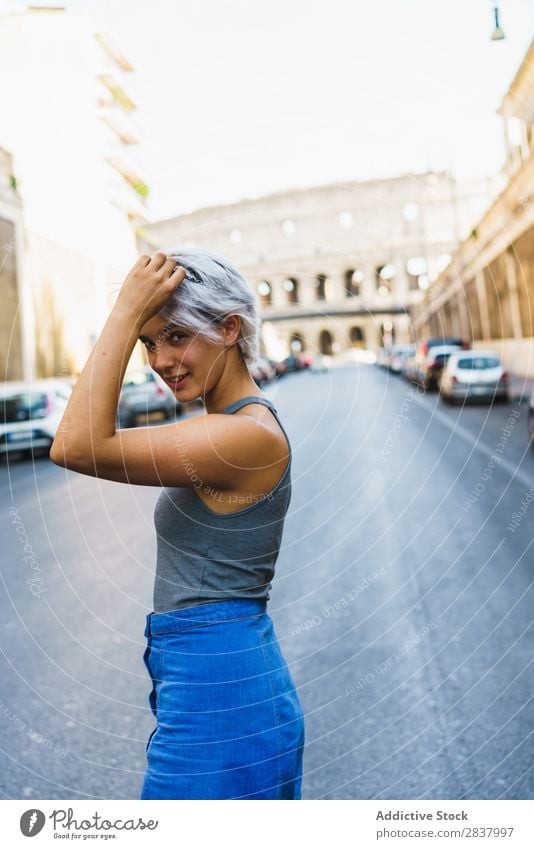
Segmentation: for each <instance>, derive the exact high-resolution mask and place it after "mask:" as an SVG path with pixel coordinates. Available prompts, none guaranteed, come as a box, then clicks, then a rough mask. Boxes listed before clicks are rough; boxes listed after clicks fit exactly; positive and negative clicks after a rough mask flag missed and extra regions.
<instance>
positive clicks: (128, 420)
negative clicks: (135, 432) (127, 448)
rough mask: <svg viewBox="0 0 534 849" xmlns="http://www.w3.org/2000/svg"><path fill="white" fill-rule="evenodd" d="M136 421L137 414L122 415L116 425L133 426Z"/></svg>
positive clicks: (120, 426) (122, 426)
mask: <svg viewBox="0 0 534 849" xmlns="http://www.w3.org/2000/svg"><path fill="white" fill-rule="evenodd" d="M136 423H137V416H124V417H123V418H122V419H119V422H118V426H119V428H126V427H135V426H136Z"/></svg>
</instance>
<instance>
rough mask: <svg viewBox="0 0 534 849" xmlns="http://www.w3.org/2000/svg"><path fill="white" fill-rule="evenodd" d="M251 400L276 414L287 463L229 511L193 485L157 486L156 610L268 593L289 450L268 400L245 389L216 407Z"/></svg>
mask: <svg viewBox="0 0 534 849" xmlns="http://www.w3.org/2000/svg"><path fill="white" fill-rule="evenodd" d="M253 403H254V404H265V405H266V406H267V407H269V409H270V410H272V412H273V414H274V415H275V416H276V419H277V421H278V423H279V424H280V427H281V428H282V431H283V433H284V436H285V437H286V439H287V442H288V448H289V462H288V465H287V466H286V469H285V471H284V473H283V475H282V477H281V478H280V479H279V480H278V483H277V484H276V485H275V487H274V489H272V490H271V491H270V492H269V493H266V494H265V495H262V496H259V497H255V498H254V500H253V501H251V502H250V501H249V503H248V504H246V505H245V506H240V507H239V508H238V509H236V510H235V511H233V512H231V513H224V514H219V513H216V512H215V511H214V510H212V509H211V508H210V507H208V506H207V505H206V504H204V502H203V501H202V499H201V498H200V496H199V495H198V493H197V492H196V491H195V489H194V487H188V486H187V487H184V486H180V487H165V489H163V490H162V492H161V494H160V496H159V498H158V500H157V502H156V506H155V510H154V523H155V526H156V539H157V559H156V577H155V583H154V611H155V612H156V613H164V612H167V611H169V610H176V609H178V608H181V607H192V606H195V605H197V604H207V603H209V602H212V601H226V600H229V599H264V600H268V599H269V590H270V589H271V581H272V579H273V576H274V567H275V563H276V560H277V558H278V554H279V551H280V543H281V540H282V533H283V529H284V520H285V516H286V513H287V509H288V507H289V502H290V499H291V463H292V452H291V444H290V442H289V438H288V435H287V433H286V431H285V430H284V427H283V425H282V423H281V422H280V419H279V418H278V413H277V411H276V408H275V407H274V405H273V403H272V401H269V400H268V399H266V398H260V397H256V396H254V395H249V396H247V397H246V398H240V399H239V400H238V401H234V403H233V404H230V406H229V407H226V409H224V410H223V411H222V412H223V413H229V414H231V413H235V412H236V410H240V409H241V407H244V406H245V405H246V404H253ZM240 503H241V504H242V503H243V502H240Z"/></svg>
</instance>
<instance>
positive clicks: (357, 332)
mask: <svg viewBox="0 0 534 849" xmlns="http://www.w3.org/2000/svg"><path fill="white" fill-rule="evenodd" d="M349 339H350V344H351V346H352V347H353V348H365V331H364V329H363V327H359V326H358V325H354V326H353V327H351V328H350V330H349Z"/></svg>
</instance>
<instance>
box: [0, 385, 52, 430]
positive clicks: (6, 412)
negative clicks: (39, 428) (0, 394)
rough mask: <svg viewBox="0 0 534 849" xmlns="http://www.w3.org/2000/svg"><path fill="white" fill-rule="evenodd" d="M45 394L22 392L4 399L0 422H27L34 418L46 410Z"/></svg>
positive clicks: (0, 411)
mask: <svg viewBox="0 0 534 849" xmlns="http://www.w3.org/2000/svg"><path fill="white" fill-rule="evenodd" d="M46 400H47V399H46V393H45V392H21V393H20V395H12V396H11V397H10V398H2V401H1V403H0V421H1V422H2V424H8V423H11V422H27V421H28V420H29V419H31V418H32V416H35V415H37V414H40V416H41V417H42V415H43V412H44V411H45V410H46Z"/></svg>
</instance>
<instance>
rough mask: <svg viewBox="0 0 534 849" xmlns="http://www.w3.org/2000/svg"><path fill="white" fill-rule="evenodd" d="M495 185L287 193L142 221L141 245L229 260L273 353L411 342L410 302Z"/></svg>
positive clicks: (399, 183) (421, 178) (366, 186)
mask: <svg viewBox="0 0 534 849" xmlns="http://www.w3.org/2000/svg"><path fill="white" fill-rule="evenodd" d="M498 186H499V179H498V178H487V179H476V180H463V181H457V180H456V179H455V178H454V176H453V175H452V174H451V173H449V172H438V173H436V172H427V173H421V174H405V175H402V176H399V177H395V178H389V179H383V180H369V181H365V182H346V183H342V184H341V183H334V184H331V185H325V186H317V187H314V188H309V189H299V190H296V191H288V192H280V193H277V194H273V195H269V196H268V197H263V198H258V199H254V200H244V201H241V202H240V203H235V204H230V205H224V206H217V207H212V208H208V209H200V210H198V211H196V212H193V213H190V214H187V215H181V216H178V217H176V218H171V219H168V220H165V221H158V222H155V223H151V224H146V225H144V226H143V227H142V229H140V230H139V231H138V232H139V248H140V250H141V251H144V252H149V253H150V252H152V251H153V250H157V249H161V250H165V249H169V248H171V247H173V246H174V245H179V244H185V245H193V244H199V245H205V246H209V247H210V248H211V249H212V250H214V251H217V252H219V253H221V254H223V255H225V256H227V257H228V258H229V259H230V260H231V261H232V262H234V263H235V265H236V266H237V267H238V268H239V269H240V271H242V273H243V274H244V275H245V276H246V277H247V279H248V280H249V281H250V283H251V284H252V285H253V286H254V287H255V288H256V291H257V293H258V296H259V299H260V303H261V305H262V318H263V340H262V341H263V351H264V353H266V354H267V355H268V356H270V357H273V358H275V359H276V358H278V359H281V358H283V357H285V356H287V355H288V354H289V353H290V352H294V351H303V352H311V353H315V352H321V353H323V354H337V353H341V352H343V351H346V350H347V349H350V348H377V347H380V346H381V345H384V344H388V343H390V342H393V341H396V342H404V341H410V340H411V328H410V323H411V319H410V310H411V308H412V307H413V306H415V305H416V304H418V303H419V302H420V301H421V299H422V298H423V297H424V293H425V290H427V289H428V287H429V286H431V285H432V283H433V281H435V280H436V279H437V278H438V276H439V274H440V272H441V271H442V270H443V268H444V267H445V266H446V265H448V264H449V262H450V259H451V255H452V254H453V253H454V252H455V251H456V249H457V247H458V245H459V243H460V241H461V240H462V238H464V237H465V236H466V235H467V234H468V233H469V232H470V230H471V228H472V226H473V224H474V222H475V221H476V220H477V219H478V218H479V216H480V214H481V213H482V212H483V210H485V209H486V208H487V206H488V205H489V204H490V201H491V199H492V197H493V196H494V195H495V194H496V192H497V191H498Z"/></svg>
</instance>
